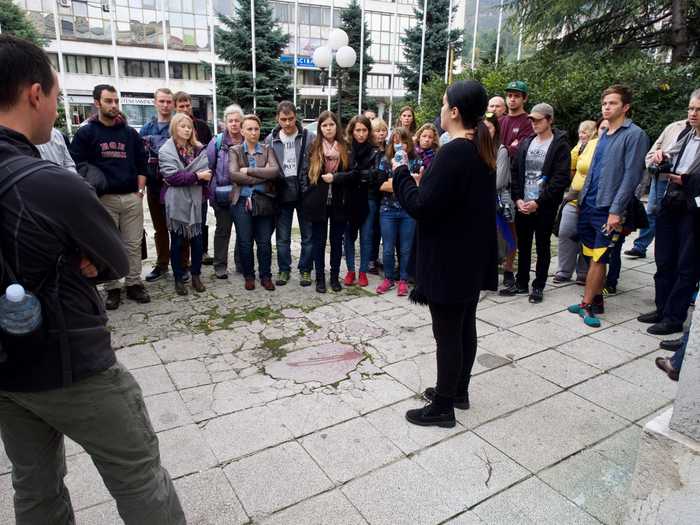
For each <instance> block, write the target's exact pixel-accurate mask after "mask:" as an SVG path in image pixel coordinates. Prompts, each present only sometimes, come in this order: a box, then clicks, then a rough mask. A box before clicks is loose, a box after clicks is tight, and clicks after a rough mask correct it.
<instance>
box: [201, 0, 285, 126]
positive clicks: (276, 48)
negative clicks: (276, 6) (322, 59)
mask: <svg viewBox="0 0 700 525" xmlns="http://www.w3.org/2000/svg"><path fill="white" fill-rule="evenodd" d="M219 20H220V21H221V23H222V24H223V25H224V27H223V28H222V27H218V28H217V29H216V33H215V38H216V51H217V53H218V55H219V56H220V57H221V58H223V59H224V60H226V61H227V62H228V63H229V64H231V66H233V73H231V74H220V75H219V76H217V79H216V80H217V101H218V103H219V106H220V107H224V106H226V105H228V104H232V103H237V104H240V106H241V107H242V108H244V110H246V111H251V112H252V110H253V73H252V71H253V60H252V55H251V52H250V50H251V45H252V38H251V30H250V0H240V1H239V2H237V4H236V9H235V11H234V14H233V16H231V17H227V16H223V15H219ZM288 41H289V35H286V34H284V33H282V31H281V30H280V28H279V27H278V26H277V25H276V24H275V21H274V19H273V17H272V9H270V6H269V4H268V1H267V0H255V58H256V82H255V85H256V89H255V95H256V113H257V115H258V116H259V117H260V119H261V120H262V121H263V129H265V130H268V129H271V128H272V127H274V122H275V112H276V109H277V102H279V101H281V100H285V99H291V98H292V96H293V93H292V77H291V73H290V68H289V66H287V65H286V64H283V63H282V62H281V61H280V59H279V58H280V55H281V54H282V50H283V49H284V48H285V46H286V45H287V43H288Z"/></svg>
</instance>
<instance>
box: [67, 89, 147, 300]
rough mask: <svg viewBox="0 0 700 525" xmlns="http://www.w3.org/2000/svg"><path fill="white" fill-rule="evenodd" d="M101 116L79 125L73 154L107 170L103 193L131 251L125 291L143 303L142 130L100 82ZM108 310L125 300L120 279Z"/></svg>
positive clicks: (110, 287)
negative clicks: (122, 112)
mask: <svg viewBox="0 0 700 525" xmlns="http://www.w3.org/2000/svg"><path fill="white" fill-rule="evenodd" d="M92 94H93V98H94V100H95V107H96V108H97V115H95V116H93V117H90V119H89V121H88V123H87V124H86V125H85V126H82V127H81V128H80V129H78V132H77V133H76V134H75V137H74V138H73V142H72V143H71V145H70V153H71V156H72V157H73V160H75V163H76V164H77V165H78V166H79V165H80V164H82V163H88V164H91V165H93V166H95V167H97V168H99V169H100V170H101V171H102V172H103V173H104V175H105V179H106V181H107V191H106V192H105V194H104V195H102V196H101V197H100V200H101V201H102V204H103V206H104V207H105V208H106V209H107V211H108V212H109V214H110V215H111V216H112V219H113V220H114V223H115V224H116V225H117V228H119V231H120V232H121V235H122V240H123V241H124V245H125V246H126V250H127V253H128V255H129V273H128V274H127V276H126V296H127V297H128V298H129V299H132V300H134V301H136V302H139V303H148V302H150V301H151V298H150V296H149V295H148V292H147V291H146V289H145V288H144V287H143V283H142V282H141V238H142V235H143V197H144V195H145V194H146V152H145V150H144V147H143V141H142V140H141V137H139V134H138V132H137V131H136V130H135V129H134V128H132V127H131V126H129V125H128V124H127V123H126V121H125V119H124V117H123V116H122V114H121V112H120V111H119V96H118V95H117V90H116V89H115V88H114V87H113V86H109V85H107V84H99V85H97V86H95V89H94V90H93V93H92ZM105 290H107V300H106V302H105V306H106V307H107V309H108V310H116V309H117V308H119V304H120V303H121V287H120V284H119V281H110V282H108V283H105Z"/></svg>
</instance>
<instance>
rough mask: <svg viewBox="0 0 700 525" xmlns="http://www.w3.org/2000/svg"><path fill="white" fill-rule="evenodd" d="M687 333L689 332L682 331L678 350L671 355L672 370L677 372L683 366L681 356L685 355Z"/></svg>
mask: <svg viewBox="0 0 700 525" xmlns="http://www.w3.org/2000/svg"><path fill="white" fill-rule="evenodd" d="M688 335H689V332H683V337H682V338H681V347H680V348H679V349H678V350H676V352H675V353H674V354H673V357H671V366H672V367H673V369H674V370H678V371H679V372H680V370H681V367H682V366H683V358H684V357H685V347H686V346H688Z"/></svg>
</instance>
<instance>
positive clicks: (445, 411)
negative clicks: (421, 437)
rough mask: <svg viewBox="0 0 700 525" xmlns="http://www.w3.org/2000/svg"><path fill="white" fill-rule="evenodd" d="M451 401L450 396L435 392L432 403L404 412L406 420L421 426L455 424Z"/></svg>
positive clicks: (447, 425)
mask: <svg viewBox="0 0 700 525" xmlns="http://www.w3.org/2000/svg"><path fill="white" fill-rule="evenodd" d="M453 403H454V402H453V401H452V399H451V398H449V397H445V396H441V395H440V394H438V393H437V392H436V393H435V397H434V399H433V401H432V403H429V404H427V405H425V406H424V407H423V408H415V409H413V410H409V411H408V412H406V420H407V421H408V422H409V423H413V424H414V425H419V426H422V427H431V426H435V427H444V428H452V427H454V426H455V425H456V424H457V422H456V421H455V409H454V404H453Z"/></svg>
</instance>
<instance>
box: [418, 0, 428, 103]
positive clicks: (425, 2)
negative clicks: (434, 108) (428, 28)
mask: <svg viewBox="0 0 700 525" xmlns="http://www.w3.org/2000/svg"><path fill="white" fill-rule="evenodd" d="M427 19H428V0H423V35H422V36H421V42H420V71H419V73H418V105H420V101H421V97H422V95H423V61H424V60H425V24H426V22H427Z"/></svg>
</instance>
